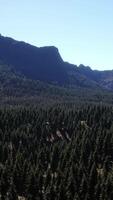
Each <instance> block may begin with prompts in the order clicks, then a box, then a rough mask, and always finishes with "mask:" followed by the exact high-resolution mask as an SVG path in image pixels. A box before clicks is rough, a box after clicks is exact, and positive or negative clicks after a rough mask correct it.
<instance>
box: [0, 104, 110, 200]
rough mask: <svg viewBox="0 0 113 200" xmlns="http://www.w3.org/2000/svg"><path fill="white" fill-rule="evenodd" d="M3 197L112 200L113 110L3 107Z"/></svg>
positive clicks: (0, 144)
mask: <svg viewBox="0 0 113 200" xmlns="http://www.w3.org/2000/svg"><path fill="white" fill-rule="evenodd" d="M0 199H1V200H17V199H19V200H112V199H113V107H112V106H111V105H109V106H108V105H102V104H100V105H97V104H92V105H91V104H85V105H82V106H81V105H79V106H78V105H76V104H72V105H69V106H68V105H66V104H62V105H60V104H56V105H54V106H45V107H43V108H42V107H40V106H34V107H33V106H32V107H30V106H28V107H25V106H15V107H12V106H9V107H1V108H0Z"/></svg>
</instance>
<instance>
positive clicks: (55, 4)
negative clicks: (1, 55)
mask: <svg viewBox="0 0 113 200" xmlns="http://www.w3.org/2000/svg"><path fill="white" fill-rule="evenodd" d="M0 33H1V34H2V35H4V36H10V37H13V38H15V39H18V40H24V41H26V42H29V43H31V44H34V45H36V46H38V47H40V46H49V45H52V46H53V45H54V46H56V47H58V48H59V52H60V53H61V56H62V58H63V59H64V60H65V61H69V62H71V63H73V64H77V65H79V64H80V63H83V64H84V65H89V66H91V67H92V68H93V69H113V0H0Z"/></svg>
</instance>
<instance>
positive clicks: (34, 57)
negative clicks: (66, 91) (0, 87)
mask: <svg viewBox="0 0 113 200" xmlns="http://www.w3.org/2000/svg"><path fill="white" fill-rule="evenodd" d="M0 63H3V64H6V65H9V66H11V68H13V69H14V70H16V71H17V72H20V73H21V74H22V75H24V76H26V77H27V78H30V79H33V80H40V81H43V82H47V83H51V84H57V85H60V86H61V85H63V86H69V87H75V86H76V87H86V88H93V89H94V88H95V89H96V88H104V89H109V90H113V70H111V71H110V70H109V71H98V70H92V69H91V68H90V67H87V66H84V65H80V66H79V67H77V66H76V65H73V64H70V63H66V62H64V61H63V59H62V58H61V56H60V54H59V51H58V49H57V48H56V47H54V46H50V47H41V48H38V47H35V46H32V45H30V44H27V43H25V42H19V41H16V40H14V39H12V38H8V37H3V36H1V35H0Z"/></svg>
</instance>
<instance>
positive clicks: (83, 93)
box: [0, 62, 113, 105]
mask: <svg viewBox="0 0 113 200" xmlns="http://www.w3.org/2000/svg"><path fill="white" fill-rule="evenodd" d="M47 102H48V104H49V105H51V104H56V103H63V104H64V102H65V103H68V104H69V103H74V102H76V103H78V104H80V103H84V102H86V103H87V102H90V103H93V102H95V103H107V104H113V93H112V92H110V91H106V90H102V89H94V90H92V89H90V88H82V87H75V86H74V87H72V86H68V87H63V86H62V87H59V86H57V85H55V84H54V85H52V84H47V83H43V82H41V81H36V80H31V79H28V78H26V77H25V76H24V75H22V74H20V73H17V72H16V71H15V70H14V69H13V68H12V67H11V66H8V65H4V64H3V63H2V62H1V63H0V105H6V104H7V105H9V104H10V105H17V104H18V105H31V104H32V105H33V104H34V105H36V104H43V105H45V104H47Z"/></svg>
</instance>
